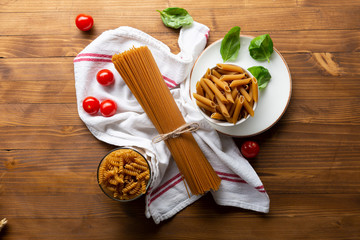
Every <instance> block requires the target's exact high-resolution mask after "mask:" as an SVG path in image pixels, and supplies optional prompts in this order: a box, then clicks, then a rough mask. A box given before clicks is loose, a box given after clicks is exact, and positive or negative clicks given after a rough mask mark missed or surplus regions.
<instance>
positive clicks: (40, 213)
mask: <svg viewBox="0 0 360 240" xmlns="http://www.w3.org/2000/svg"><path fill="white" fill-rule="evenodd" d="M174 6H178V7H184V8H186V9H187V10H188V11H189V13H190V14H191V15H192V16H193V18H194V19H195V20H196V21H198V22H200V23H203V24H205V25H207V26H208V27H209V28H210V30H211V31H210V37H209V39H208V45H210V44H211V43H213V42H214V41H216V40H218V39H220V38H222V37H224V35H225V34H226V32H227V31H228V30H229V29H230V28H231V27H233V26H235V25H238V26H240V27H241V29H242V30H241V34H243V35H250V36H258V35H261V34H265V33H269V34H270V35H271V37H272V39H273V41H274V46H275V47H276V48H277V49H278V50H279V51H280V52H281V54H282V55H283V57H284V59H285V60H286V62H287V64H288V66H289V69H290V72H291V77H292V98H291V102H290V104H289V106H288V108H287V111H286V113H285V114H284V115H283V117H282V118H281V120H280V121H279V122H278V123H277V124H276V125H275V126H273V127H272V128H271V129H269V130H268V131H266V132H264V133H262V134H259V135H257V136H254V137H252V138H234V141H235V143H236V144H237V146H238V147H239V148H240V147H241V144H242V143H243V142H244V141H246V140H249V139H250V140H255V141H257V142H258V143H259V144H260V149H261V150H260V153H259V155H258V156H257V157H256V158H255V159H252V160H250V163H251V165H252V166H253V167H254V169H255V170H256V172H257V173H258V175H259V176H260V178H261V180H262V182H263V184H264V186H265V189H266V191H267V193H268V194H269V196H270V200H271V203H270V205H271V207H270V212H269V213H268V214H260V213H256V212H252V211H246V210H243V209H239V208H232V207H224V206H219V205H217V204H216V203H215V202H214V200H213V199H212V197H211V195H210V194H208V195H206V196H204V197H202V198H201V199H200V200H198V201H196V202H195V203H194V204H192V205H191V206H189V207H187V208H186V209H184V210H183V211H181V212H180V213H179V214H177V215H176V216H175V217H173V218H171V219H169V220H167V221H165V222H163V223H161V224H159V225H156V224H155V223H154V222H153V220H151V219H146V217H145V215H144V210H145V209H144V198H140V199H139V200H137V201H135V202H132V203H128V204H118V203H114V202H113V201H111V200H110V199H108V198H107V197H106V196H105V195H104V194H103V193H102V192H101V190H100V188H99V187H98V185H97V182H96V169H97V167H98V164H99V161H100V159H101V158H102V157H103V156H104V155H105V154H106V153H107V152H108V151H109V150H111V149H113V148H114V147H115V146H111V145H108V144H106V143H103V142H100V141H99V140H97V139H96V138H95V137H94V136H93V135H92V134H91V133H90V132H89V130H88V129H87V127H86V126H85V125H84V123H83V122H82V121H81V119H80V118H79V116H78V112H77V111H78V110H77V104H76V102H77V99H76V95H75V86H74V69H73V66H74V65H73V59H74V57H75V56H76V55H77V54H78V53H79V52H80V51H82V50H83V49H84V47H86V46H87V45H88V44H89V43H91V41H93V40H94V39H96V38H97V37H98V36H99V35H100V34H101V33H102V32H103V31H106V30H109V29H115V28H117V27H119V26H131V27H135V28H138V29H140V30H142V31H144V32H146V33H148V34H150V35H151V36H153V37H155V38H156V39H158V40H160V41H162V42H164V43H165V44H166V45H168V46H169V48H170V49H171V51H172V52H173V53H175V54H176V53H178V52H179V51H180V49H179V46H178V44H177V38H178V34H179V30H172V29H168V28H166V27H165V26H164V25H163V23H162V22H161V20H160V18H159V13H157V12H156V11H155V10H156V9H164V8H166V7H174ZM359 12H360V2H359V1H356V0H343V1H327V0H316V1H311V0H290V1H284V0H281V1H271V0H259V1H246V0H240V1H235V0H230V1H229V0H220V1H213V0H199V1H196V2H194V1H191V0H184V1H179V0H170V1H163V0H155V1H154V0H152V1H150V0H144V1H141V3H140V2H136V1H130V0H124V1H120V2H119V1H115V0H109V1H98V0H90V1H89V0H88V1H82V0H78V1H72V0H63V1H48V0H34V1H26V0H17V1H13V0H3V1H2V2H1V3H0V146H1V147H0V219H1V218H3V217H6V218H7V219H8V220H9V223H8V225H7V226H6V227H5V228H4V229H3V230H2V231H1V232H0V238H1V239H4V240H8V239H47V240H48V239H118V238H119V237H121V238H124V239H144V238H146V239H216V240H217V239H276V240H278V239H339V240H340V239H341V240H343V239H360V224H359V222H360V217H359V216H360V190H359V189H360V137H359V136H360V98H359V96H360V95H359V92H360V82H359V79H360V70H359V69H360V61H359V59H360V31H359V30H360V26H359V24H358V23H359V22H360V15H359ZM79 13H88V14H91V15H92V16H93V17H94V19H95V27H94V29H93V30H92V31H90V32H87V33H84V32H80V31H79V30H78V29H77V28H76V27H75V24H74V19H75V17H76V15H77V14H79ZM272 81H275V79H272ZM204 230H205V231H204Z"/></svg>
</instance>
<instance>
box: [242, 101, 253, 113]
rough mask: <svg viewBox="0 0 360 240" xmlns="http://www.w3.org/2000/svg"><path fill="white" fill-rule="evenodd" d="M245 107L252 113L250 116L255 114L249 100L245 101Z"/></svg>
mask: <svg viewBox="0 0 360 240" xmlns="http://www.w3.org/2000/svg"><path fill="white" fill-rule="evenodd" d="M244 108H245V109H246V111H247V112H248V113H249V114H250V116H252V117H253V116H254V110H253V109H252V107H251V106H250V104H249V102H248V101H246V100H245V101H244Z"/></svg>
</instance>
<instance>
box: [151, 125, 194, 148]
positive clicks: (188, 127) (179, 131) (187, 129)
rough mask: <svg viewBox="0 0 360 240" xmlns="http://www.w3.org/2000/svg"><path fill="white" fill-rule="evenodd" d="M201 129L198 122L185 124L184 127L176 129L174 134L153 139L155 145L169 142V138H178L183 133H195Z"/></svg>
mask: <svg viewBox="0 0 360 240" xmlns="http://www.w3.org/2000/svg"><path fill="white" fill-rule="evenodd" d="M199 128H200V125H199V123H197V122H194V123H185V124H184V125H182V126H180V127H178V128H177V129H175V130H174V131H172V132H169V133H164V134H159V135H157V136H156V137H154V138H153V139H152V142H153V143H158V142H161V141H165V140H167V139H169V138H177V137H179V136H180V135H181V134H183V133H186V132H195V131H197V130H198V129H199Z"/></svg>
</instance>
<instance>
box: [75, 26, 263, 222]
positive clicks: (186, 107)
mask: <svg viewBox="0 0 360 240" xmlns="http://www.w3.org/2000/svg"><path fill="white" fill-rule="evenodd" d="M208 36H209V28H208V27H206V26H204V25H202V24H200V23H197V22H194V23H193V24H192V25H191V26H188V27H183V28H181V30H180V34H179V40H178V44H179V47H180V53H178V54H173V53H171V51H170V49H169V48H168V47H167V46H166V45H165V44H163V43H162V42H160V41H158V40H156V39H155V38H153V37H151V36H150V35H148V34H146V33H144V32H142V31H140V30H137V29H134V28H131V27H119V28H117V29H114V30H109V31H106V32H104V33H102V34H101V35H100V36H99V37H98V38H96V39H95V40H94V41H93V42H92V43H90V44H89V45H88V46H87V47H86V48H85V49H84V50H83V51H81V52H80V53H79V54H78V55H77V56H76V57H75V59H74V71H75V88H76V97H77V106H78V112H79V116H80V118H81V119H82V121H83V122H84V123H85V124H86V126H87V127H88V129H89V130H90V132H91V133H92V134H93V135H94V136H95V137H96V138H98V139H99V140H101V141H104V142H106V143H109V144H112V145H115V146H133V147H138V148H141V149H143V150H144V151H145V152H146V155H147V156H148V157H149V158H151V161H150V164H151V170H152V182H151V185H150V188H149V190H148V192H147V195H146V198H145V201H146V203H145V214H146V216H147V217H148V218H150V217H152V218H153V219H154V221H155V223H159V222H161V221H163V220H165V219H168V218H170V217H172V216H174V215H175V214H176V213H178V212H179V211H181V210H182V209H184V208H185V207H186V206H188V205H189V204H191V203H193V202H194V201H196V200H197V199H199V198H200V197H201V196H191V197H190V198H189V196H188V193H187V191H186V188H185V186H184V183H183V180H182V178H181V176H180V173H179V170H178V168H177V166H176V164H175V162H174V161H173V160H172V158H171V153H170V151H169V150H168V148H167V147H166V145H165V143H164V142H160V143H153V142H152V139H153V138H154V137H155V136H157V135H158V132H157V131H156V129H155V127H154V125H153V124H152V122H151V121H150V119H149V118H148V117H147V115H146V114H145V113H144V111H143V109H142V108H141V106H140V105H139V103H138V102H137V100H136V99H135V97H134V96H133V95H132V93H131V91H130V90H129V88H128V87H127V86H126V84H125V83H124V81H123V80H122V78H121V76H120V75H119V74H118V72H117V71H116V70H115V68H114V65H113V64H112V62H111V57H112V55H114V54H116V53H119V52H123V51H125V50H128V49H129V48H131V47H133V46H135V47H137V46H143V45H146V46H148V47H149V49H150V50H151V52H152V54H153V56H154V58H155V61H156V62H157V64H158V66H159V69H160V71H161V73H162V75H163V78H164V81H165V82H166V84H167V86H168V87H169V89H170V91H171V93H172V95H173V97H174V99H175V101H176V103H177V105H178V107H179V109H180V111H181V113H182V114H183V116H184V118H185V121H186V122H198V123H199V124H200V129H199V130H198V131H196V132H194V133H193V135H194V137H195V140H196V141H197V143H198V144H199V146H200V148H201V149H202V151H203V152H204V154H205V156H206V157H207V159H208V160H209V162H210V163H211V165H212V166H213V168H214V169H215V171H216V172H217V174H218V175H219V177H220V178H221V180H222V181H221V185H220V189H219V190H218V191H216V192H211V194H212V195H213V198H214V200H215V202H216V203H217V204H219V205H226V206H234V207H240V208H245V209H250V210H254V211H259V212H265V213H266V212H268V211H269V202H270V201H269V197H268V195H267V193H266V191H265V189H264V187H263V185H262V183H261V181H260V179H259V177H258V176H257V174H256V172H255V171H254V169H253V168H252V167H251V165H250V164H249V162H248V161H247V160H246V159H244V158H243V157H242V156H241V153H240V152H239V150H238V148H237V146H236V145H235V143H234V141H233V139H232V138H231V137H228V136H224V135H222V134H219V133H218V132H216V131H215V130H214V129H213V128H212V127H211V126H210V125H209V124H208V123H207V122H206V121H205V120H204V119H203V117H202V115H201V114H200V113H199V112H197V110H196V109H195V107H194V106H193V103H192V102H191V100H190V96H189V74H190V71H191V68H192V66H193V64H194V62H195V60H196V59H197V57H198V56H199V55H200V53H201V52H202V51H203V49H204V48H205V46H206V43H207V39H208ZM104 68H106V69H109V70H111V71H112V72H113V73H114V76H115V84H113V85H110V86H106V87H104V86H101V85H100V84H99V83H98V82H97V81H96V73H97V72H98V71H99V70H101V69H104ZM87 96H94V97H96V98H97V99H99V100H100V101H103V100H105V99H112V100H114V101H115V102H116V103H117V105H118V109H117V113H116V114H115V115H114V116H112V117H103V116H101V114H100V113H98V114H97V115H89V114H87V113H86V112H85V111H84V110H83V108H82V101H83V100H84V98H86V97H87ZM164 104H166V103H164Z"/></svg>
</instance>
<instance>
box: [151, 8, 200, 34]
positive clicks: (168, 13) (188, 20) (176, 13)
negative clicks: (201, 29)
mask: <svg viewBox="0 0 360 240" xmlns="http://www.w3.org/2000/svg"><path fill="white" fill-rule="evenodd" d="M156 11H158V12H159V13H160V16H161V19H162V21H163V23H164V24H165V26H167V27H170V28H174V29H178V28H181V27H183V26H186V25H191V24H192V23H193V19H192V17H191V16H190V14H189V13H188V12H187V11H186V10H185V9H183V8H178V7H171V8H166V9H164V10H163V11H159V10H156Z"/></svg>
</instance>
